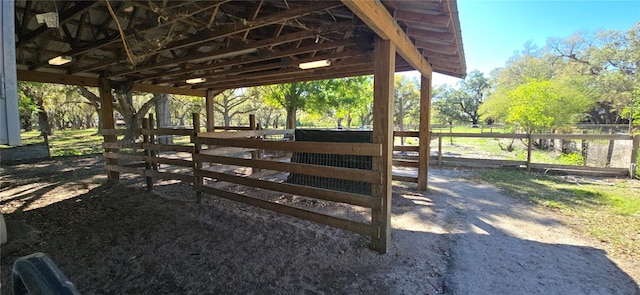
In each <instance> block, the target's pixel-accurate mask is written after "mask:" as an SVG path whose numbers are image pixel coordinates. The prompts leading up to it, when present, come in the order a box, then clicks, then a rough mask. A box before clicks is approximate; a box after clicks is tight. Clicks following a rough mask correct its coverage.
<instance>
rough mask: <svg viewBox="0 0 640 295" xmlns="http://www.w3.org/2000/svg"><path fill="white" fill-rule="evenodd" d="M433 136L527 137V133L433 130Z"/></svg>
mask: <svg viewBox="0 0 640 295" xmlns="http://www.w3.org/2000/svg"><path fill="white" fill-rule="evenodd" d="M431 137H432V138H436V137H467V138H520V139H525V138H528V137H529V136H528V135H527V134H513V133H448V132H442V133H440V132H431Z"/></svg>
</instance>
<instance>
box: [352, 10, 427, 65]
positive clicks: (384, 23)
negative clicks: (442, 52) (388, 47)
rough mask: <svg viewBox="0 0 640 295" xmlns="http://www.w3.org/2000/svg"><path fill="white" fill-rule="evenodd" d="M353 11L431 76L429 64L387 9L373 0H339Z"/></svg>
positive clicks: (411, 62)
mask: <svg viewBox="0 0 640 295" xmlns="http://www.w3.org/2000/svg"><path fill="white" fill-rule="evenodd" d="M341 1H342V3H344V5H345V6H347V7H349V9H351V11H353V13H354V14H355V15H356V16H358V17H359V18H360V19H361V20H362V21H363V22H364V23H366V24H367V25H368V26H369V27H370V28H371V29H372V30H373V31H374V32H376V34H378V36H380V37H381V38H383V39H386V40H391V41H392V42H393V43H394V44H395V45H396V47H397V51H398V53H400V55H402V57H403V58H404V59H405V60H406V61H407V62H409V64H411V65H412V66H413V67H414V68H415V69H416V70H418V71H419V72H420V73H421V74H422V75H423V76H425V77H431V74H432V72H433V70H432V68H431V65H430V64H429V63H428V62H427V61H426V60H425V59H424V57H423V56H422V54H421V53H420V52H418V49H416V47H415V45H414V44H413V43H412V42H411V41H410V40H409V37H408V36H407V35H406V34H405V33H404V31H403V30H402V29H401V28H400V27H398V25H397V24H396V23H395V22H394V21H393V17H392V16H391V15H390V14H389V12H387V10H386V9H385V8H384V7H383V6H382V4H380V2H376V1H374V0H367V1H364V0H363V1H351V0H341Z"/></svg>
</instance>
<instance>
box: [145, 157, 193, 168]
mask: <svg viewBox="0 0 640 295" xmlns="http://www.w3.org/2000/svg"><path fill="white" fill-rule="evenodd" d="M146 161H147V162H148V163H152V164H167V165H173V166H182V167H193V161H190V160H182V159H168V158H160V157H154V156H148V157H146Z"/></svg>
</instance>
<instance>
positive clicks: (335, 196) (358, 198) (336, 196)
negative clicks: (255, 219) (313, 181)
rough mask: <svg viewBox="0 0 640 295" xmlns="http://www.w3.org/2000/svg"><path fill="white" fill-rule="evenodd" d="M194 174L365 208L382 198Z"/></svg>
mask: <svg viewBox="0 0 640 295" xmlns="http://www.w3.org/2000/svg"><path fill="white" fill-rule="evenodd" d="M195 174H196V175H197V176H204V177H209V178H213V179H217V180H218V181H226V182H232V183H235V184H241V185H246V186H251V187H257V188H262V189H267V190H271V191H277V192H282V193H286V194H292V195H298V196H306V197H310V198H315V199H321V200H326V201H332V202H339V203H346V204H351V205H356V206H362V207H367V208H375V209H379V208H380V206H381V205H382V200H381V199H380V198H374V197H371V196H367V195H360V194H353V193H346V192H340V191H333V190H328V189H322V188H314V187H309V186H303V185H297V184H289V183H278V182H273V181H265V180H259V179H254V178H248V177H241V176H235V175H229V174H224V173H218V172H213V171H207V170H196V171H195Z"/></svg>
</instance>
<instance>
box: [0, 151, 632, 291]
mask: <svg viewBox="0 0 640 295" xmlns="http://www.w3.org/2000/svg"><path fill="white" fill-rule="evenodd" d="M103 164H104V163H103V161H102V158H101V157H81V158H63V159H57V160H52V161H46V162H42V163H37V164H25V165H15V166H6V167H2V171H1V178H0V211H1V212H2V213H4V214H5V215H4V217H5V220H6V222H7V226H8V229H9V240H10V241H9V242H8V243H7V244H4V245H2V248H1V249H0V254H1V264H0V267H1V268H0V272H1V276H2V289H1V290H0V291H1V292H0V293H1V294H10V275H11V265H12V263H13V261H15V259H17V258H18V257H21V256H24V255H27V254H31V253H33V252H45V253H47V254H49V256H50V257H51V258H52V259H53V260H54V261H55V262H56V264H57V265H58V266H59V267H60V269H62V271H63V272H64V273H65V274H66V275H67V276H68V277H69V278H70V279H71V281H73V282H74V283H75V285H76V286H77V287H78V289H79V290H80V291H81V292H82V293H83V294H230V293H234V294H235V293H242V294H245V293H249V294H251V293H260V294H264V293H278V294H443V293H444V294H640V289H639V287H638V282H640V271H639V270H640V265H639V264H638V261H625V260H620V259H618V258H615V257H610V256H608V255H607V253H606V252H605V251H604V250H602V248H601V247H599V246H598V244H597V241H591V240H589V239H588V238H585V237H581V236H580V235H578V234H577V233H575V232H574V231H573V230H572V229H571V228H570V227H568V226H566V225H565V223H566V222H565V221H564V220H563V217H561V216H557V213H555V212H553V211H548V210H545V209H543V208H538V207H535V206H533V205H531V204H528V203H524V202H521V201H518V200H514V199H511V198H508V197H506V196H504V195H503V194H501V193H500V192H499V191H497V190H496V189H495V188H494V187H491V186H488V185H479V184H476V183H472V182H470V181H468V180H466V178H465V175H466V173H467V172H465V171H458V170H449V169H431V170H430V174H429V182H430V191H429V192H427V193H421V192H418V191H416V190H414V189H413V188H412V187H411V186H409V187H401V186H396V187H395V188H394V195H393V217H392V227H393V232H392V247H391V251H390V252H389V253H387V254H384V255H380V254H378V253H376V252H374V251H372V250H369V248H368V244H369V239H368V238H366V237H364V236H360V235H357V234H353V233H350V232H345V231H342V230H339V229H334V228H330V227H327V226H322V225H318V224H314V223H311V222H306V221H303V220H299V219H296V218H293V217H288V216H284V215H280V214H276V213H272V212H270V211H266V210H262V209H257V208H253V207H248V206H246V205H242V204H237V203H234V202H231V201H227V200H223V199H218V198H215V197H212V196H205V197H204V198H203V202H202V203H197V202H196V194H195V193H194V192H193V191H192V190H191V188H190V186H189V185H183V184H180V183H173V182H162V183H159V185H158V186H156V187H155V189H154V192H146V191H145V190H144V189H143V188H144V187H143V183H142V181H141V180H136V179H126V178H125V179H123V180H122V181H121V182H120V184H105V182H106V177H105V174H104V170H103ZM262 177H274V178H276V179H278V177H281V176H277V175H275V176H269V175H263V176H262ZM231 189H233V190H236V191H240V190H243V189H242V188H238V187H232V188H231ZM244 193H249V194H251V195H259V196H260V197H263V198H266V199H270V200H273V201H276V202H280V203H286V204H289V205H294V206H298V207H303V208H306V209H313V210H316V211H320V212H331V213H332V214H335V215H339V216H340V215H342V216H344V215H346V216H349V217H351V218H355V219H358V218H366V217H367V213H366V212H365V210H350V208H345V207H343V206H337V205H333V204H331V203H330V202H322V201H315V200H313V201H312V200H309V199H305V198H300V197H295V196H288V195H282V194H279V195H274V194H266V192H264V191H259V190H249V191H246V190H245V191H244Z"/></svg>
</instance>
